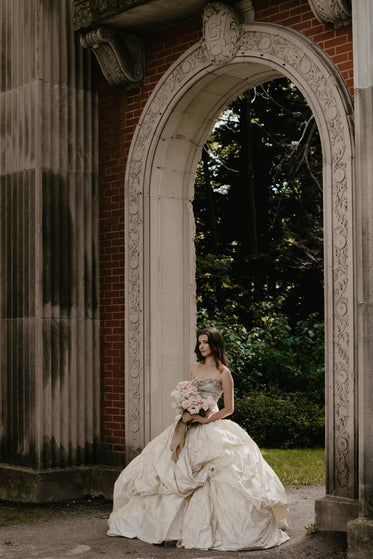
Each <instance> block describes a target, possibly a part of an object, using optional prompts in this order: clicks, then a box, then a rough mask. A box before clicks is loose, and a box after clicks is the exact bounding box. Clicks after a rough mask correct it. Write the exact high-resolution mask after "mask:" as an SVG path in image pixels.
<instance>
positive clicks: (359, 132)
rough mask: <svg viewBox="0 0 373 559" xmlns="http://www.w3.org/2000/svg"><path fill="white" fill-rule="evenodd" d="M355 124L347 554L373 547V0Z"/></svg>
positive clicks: (363, 21)
mask: <svg viewBox="0 0 373 559" xmlns="http://www.w3.org/2000/svg"><path fill="white" fill-rule="evenodd" d="M352 17H353V40H354V45H353V46H354V87H355V125H356V232H357V245H356V256H357V302H358V316H357V348H358V363H357V364H358V403H359V405H358V500H359V505H360V517H359V518H358V519H356V520H352V521H351V522H349V523H348V529H347V536H348V558H349V559H368V558H371V557H372V553H373V551H372V550H373V427H372V417H373V3H372V2H371V0H355V1H354V2H352Z"/></svg>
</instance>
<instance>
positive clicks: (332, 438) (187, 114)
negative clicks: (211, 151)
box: [126, 8, 357, 529]
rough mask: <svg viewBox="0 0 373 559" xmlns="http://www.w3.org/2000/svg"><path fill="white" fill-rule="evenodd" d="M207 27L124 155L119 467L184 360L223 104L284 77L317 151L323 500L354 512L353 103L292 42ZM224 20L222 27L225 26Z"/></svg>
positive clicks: (165, 414)
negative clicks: (200, 171)
mask: <svg viewBox="0 0 373 559" xmlns="http://www.w3.org/2000/svg"><path fill="white" fill-rule="evenodd" d="M222 15H223V16H224V17H222ZM213 17H214V14H212V15H211V14H208V15H207V20H205V37H204V40H203V41H202V42H201V43H199V44H197V45H195V46H194V47H193V48H192V49H190V50H189V51H188V52H187V53H186V54H185V55H184V56H182V57H181V58H180V59H179V60H178V61H177V62H176V63H175V64H174V65H173V66H172V68H171V69H170V70H169V72H168V73H167V74H166V75H165V76H164V77H163V78H162V80H161V81H160V83H159V84H158V86H157V87H156V89H155V90H154V92H153V95H152V96H151V98H150V100H149V101H148V103H147V105H146V107H145V110H144V112H143V115H142V117H141V119H140V122H139V125H138V129H137V131H136V134H135V137H134V139H133V143H132V147H131V151H130V158H129V165H128V168H127V176H126V192H127V200H126V250H127V256H126V274H127V275H126V301H127V304H126V337H127V346H126V433H127V435H126V436H127V449H128V457H129V458H130V457H131V456H133V454H135V453H136V452H137V451H138V449H139V448H141V447H142V446H143V445H144V444H145V443H146V442H147V441H148V440H149V439H150V438H152V437H153V436H154V435H156V434H157V433H158V432H159V431H160V430H161V429H162V428H163V427H164V426H165V425H167V424H168V423H169V421H170V419H171V418H172V409H171V408H170V404H169V392H170V390H171V388H172V386H173V385H174V384H175V383H176V382H177V381H178V380H180V379H181V378H183V377H184V375H185V372H186V371H185V367H186V366H187V364H188V362H189V361H190V359H192V348H193V344H194V335H195V323H194V310H193V309H194V305H195V299H194V297H195V292H194V271H195V270H194V250H193V238H194V224H193V212H192V205H191V200H192V198H193V185H194V176H195V169H196V165H197V162H198V160H199V158H200V153H201V148H202V145H203V143H204V142H205V140H206V138H207V136H208V134H209V132H210V130H211V128H212V126H213V124H214V122H215V119H216V118H217V116H218V115H219V114H220V112H221V111H222V110H223V108H224V107H225V106H226V105H227V103H228V102H229V101H230V100H232V99H233V98H234V97H235V96H237V95H238V94H239V93H240V92H242V91H243V90H245V89H247V88H249V87H253V86H255V85H258V84H260V83H263V82H265V81H268V80H270V79H273V78H276V77H280V76H287V77H289V78H290V79H291V80H292V81H293V82H294V83H295V85H296V86H297V87H298V88H299V90H300V91H301V92H302V93H303V95H304V96H305V98H306V99H307V101H308V103H309V105H310V107H311V109H312V111H313V113H314V116H315V119H316V122H317V125H318V128H319V132H320V138H321V143H322V150H323V184H324V215H325V218H324V238H325V241H324V242H325V312H326V316H325V324H326V376H327V423H328V431H327V432H328V437H327V440H326V447H327V462H328V479H327V493H328V494H329V495H336V496H338V497H341V498H342V499H346V502H347V501H348V502H350V501H351V502H352V501H353V500H354V499H356V494H355V493H356V472H355V469H354V468H355V452H356V450H355V449H356V440H355V416H356V410H355V402H354V390H355V355H354V336H355V331H354V313H355V293H354V262H353V244H354V238H353V234H354V231H353V208H352V197H353V172H352V126H351V114H352V105H351V100H350V96H349V93H348V91H347V90H346V88H345V85H344V82H343V81H342V79H341V78H340V76H339V74H338V72H337V70H336V68H335V67H334V66H333V65H332V64H331V62H330V60H329V59H328V58H327V57H326V55H325V54H324V53H323V51H322V50H321V49H320V48H318V47H317V46H316V45H315V44H314V43H313V42H312V41H310V40H308V39H307V38H306V37H305V36H303V35H301V34H300V33H298V32H296V31H294V30H292V29H289V28H285V27H282V26H278V25H267V24H261V23H251V24H241V23H240V22H239V20H238V19H236V16H235V14H234V13H233V12H232V11H231V10H230V9H229V8H226V13H225V14H221V13H220V14H219V17H218V18H216V20H215V21H214V22H213V23H214V25H213V28H214V30H215V32H216V26H217V25H221V26H222V27H221V28H220V29H219V32H218V35H219V41H220V43H219V44H218V45H216V44H213V43H212V42H211V41H210V38H209V30H208V25H209V23H211V22H212V19H211V18H213ZM224 18H225V20H224ZM226 18H228V21H229V23H230V25H225V23H226V21H227V20H226ZM229 18H230V19H229ZM219 21H220V24H219ZM226 29H229V32H227V31H225V30H226ZM328 506H329V505H328ZM352 516H353V517H354V516H357V514H353V515H352ZM334 529H337V528H334Z"/></svg>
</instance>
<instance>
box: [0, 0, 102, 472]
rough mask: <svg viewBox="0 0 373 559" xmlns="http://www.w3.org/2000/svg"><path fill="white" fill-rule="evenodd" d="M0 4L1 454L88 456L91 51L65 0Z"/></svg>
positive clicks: (93, 445)
mask: <svg viewBox="0 0 373 559" xmlns="http://www.w3.org/2000/svg"><path fill="white" fill-rule="evenodd" d="M0 8H1V15H2V22H3V24H4V26H6V33H2V34H1V35H0V52H1V61H2V65H1V79H0V131H1V134H0V279H1V281H0V365H1V379H0V383H1V384H0V392H1V395H2V397H1V400H0V417H1V430H0V461H1V462H5V463H7V464H13V465H18V466H28V467H33V468H35V469H39V468H47V467H57V468H59V467H61V466H72V465H79V464H87V463H92V462H94V461H95V459H96V453H97V441H98V438H99V358H98V353H99V343H98V332H99V315H98V243H97V238H98V234H97V233H98V231H97V223H98V219H97V210H98V191H97V160H98V157H96V156H95V154H96V152H97V127H96V122H95V119H96V117H97V93H96V91H95V88H94V86H92V83H93V81H94V74H92V64H91V57H90V56H89V55H88V53H86V52H85V51H84V50H83V49H82V48H81V46H80V44H79V41H78V39H77V37H75V36H74V33H73V31H72V29H71V23H70V21H71V19H70V18H71V3H70V1H69V0H64V1H62V2H58V3H57V4H53V6H52V3H51V2H50V1H49V0H38V1H37V2H32V3H25V2H23V0H1V3H0ZM5 24H6V25H5ZM3 29H5V27H3ZM20 36H22V38H23V40H22V41H20V40H19V37H20ZM25 45H27V48H25Z"/></svg>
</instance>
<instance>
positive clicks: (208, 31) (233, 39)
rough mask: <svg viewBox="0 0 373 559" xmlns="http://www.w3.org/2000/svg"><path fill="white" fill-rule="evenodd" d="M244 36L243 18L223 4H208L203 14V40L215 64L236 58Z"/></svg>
mask: <svg viewBox="0 0 373 559" xmlns="http://www.w3.org/2000/svg"><path fill="white" fill-rule="evenodd" d="M241 34H242V27H241V16H240V14H239V13H238V12H236V10H234V9H233V8H232V7H231V6H227V5H226V4H222V3H221V2H211V3H210V4H207V6H206V7H205V10H204V13H203V38H204V44H205V47H206V50H207V53H208V56H209V58H210V60H211V62H213V63H214V64H223V63H227V62H229V61H230V60H232V59H233V58H234V56H235V55H236V52H237V48H238V41H239V38H240V36H241Z"/></svg>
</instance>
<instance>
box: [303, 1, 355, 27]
mask: <svg viewBox="0 0 373 559" xmlns="http://www.w3.org/2000/svg"><path fill="white" fill-rule="evenodd" d="M308 2H309V5H310V7H311V10H312V11H313V13H314V14H315V16H316V17H317V19H318V20H319V21H320V22H321V23H330V24H331V25H333V27H334V29H338V28H339V27H345V26H346V25H350V23H351V20H352V16H351V0H308Z"/></svg>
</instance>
